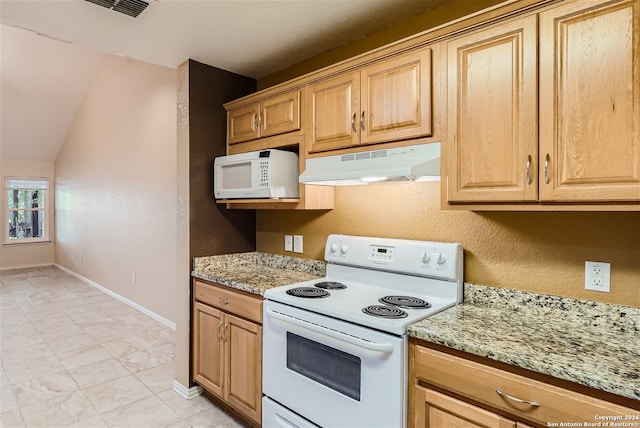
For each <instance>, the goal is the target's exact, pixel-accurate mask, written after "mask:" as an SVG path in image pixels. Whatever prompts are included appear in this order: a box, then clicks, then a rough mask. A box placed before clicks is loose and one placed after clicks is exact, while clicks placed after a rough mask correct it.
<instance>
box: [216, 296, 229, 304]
mask: <svg viewBox="0 0 640 428" xmlns="http://www.w3.org/2000/svg"><path fill="white" fill-rule="evenodd" d="M218 303H220V304H221V305H228V304H229V301H228V300H227V299H224V298H222V297H218Z"/></svg>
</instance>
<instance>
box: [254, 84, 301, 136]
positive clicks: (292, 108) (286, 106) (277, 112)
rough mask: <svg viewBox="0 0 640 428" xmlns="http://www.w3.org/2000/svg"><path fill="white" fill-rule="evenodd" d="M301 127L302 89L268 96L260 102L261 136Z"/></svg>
mask: <svg viewBox="0 0 640 428" xmlns="http://www.w3.org/2000/svg"><path fill="white" fill-rule="evenodd" d="M298 129H300V91H299V90H298V91H291V92H287V93H286V94H282V95H277V96H275V97H271V98H267V99H265V100H263V101H262V102H260V137H268V136H270V135H276V134H283V133H285V132H291V131H297V130H298Z"/></svg>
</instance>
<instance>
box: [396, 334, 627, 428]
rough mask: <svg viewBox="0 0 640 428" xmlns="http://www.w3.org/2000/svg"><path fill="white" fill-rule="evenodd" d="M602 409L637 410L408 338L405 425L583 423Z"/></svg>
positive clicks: (435, 427) (499, 426)
mask: <svg viewBox="0 0 640 428" xmlns="http://www.w3.org/2000/svg"><path fill="white" fill-rule="evenodd" d="M601 415H638V411H637V410H633V409H632V408H629V407H624V406H622V405H618V404H614V403H611V402H608V401H605V400H602V399H599V398H595V397H592V396H590V395H586V394H582V393H580V392H577V391H574V390H570V389H566V388H563V387H560V386H558V385H555V384H551V383H546V382H542V381H539V380H534V379H531V378H528V377H526V376H522V375H520V374H516V373H512V372H510V371H506V370H502V369H500V368H497V367H493V366H490V365H486V364H482V363H479V362H476V361H471V360H468V359H466V358H462V357H460V356H457V355H453V354H450V353H447V352H442V351H439V350H436V349H432V348H430V347H426V346H422V345H420V342H418V341H415V340H412V341H411V344H410V351H409V417H408V425H409V427H416V428H417V427H432V428H439V427H445V426H446V427H475V426H478V427H495V428H507V427H518V428H526V427H528V426H545V427H548V426H561V425H560V424H561V423H565V424H576V425H565V426H586V424H585V423H586V422H589V423H593V424H597V423H598V422H599V419H598V417H599V416H601ZM555 424H557V425H555ZM577 424H583V425H577ZM594 426H597V425H594Z"/></svg>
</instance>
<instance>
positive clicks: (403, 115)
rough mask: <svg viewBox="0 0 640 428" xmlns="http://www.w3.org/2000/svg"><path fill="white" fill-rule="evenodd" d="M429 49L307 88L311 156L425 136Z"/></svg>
mask: <svg viewBox="0 0 640 428" xmlns="http://www.w3.org/2000/svg"><path fill="white" fill-rule="evenodd" d="M431 51H432V49H431V48H423V49H420V50H419V51H415V52H410V53H406V54H403V55H400V56H397V57H392V58H390V59H386V60H383V61H380V62H378V63H374V64H372V65H369V66H366V67H363V68H362V69H360V70H358V71H355V72H350V73H346V74H342V75H340V76H337V77H334V78H331V79H328V80H324V81H321V82H319V83H315V84H312V85H310V86H307V87H306V89H305V91H306V100H307V102H306V117H307V120H308V123H309V129H308V133H309V139H308V144H309V145H308V151H309V152H310V153H314V152H322V151H328V150H336V149H341V148H347V147H354V146H358V145H361V144H375V143H383V142H389V141H397V140H403V139H410V138H417V137H423V136H429V135H431V133H432V114H431V91H432V81H431V80H432V76H431V53H432V52H431Z"/></svg>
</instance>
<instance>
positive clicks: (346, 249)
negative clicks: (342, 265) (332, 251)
mask: <svg viewBox="0 0 640 428" xmlns="http://www.w3.org/2000/svg"><path fill="white" fill-rule="evenodd" d="M347 251H349V247H348V246H347V244H342V247H340V252H341V253H342V254H346V253H347Z"/></svg>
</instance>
